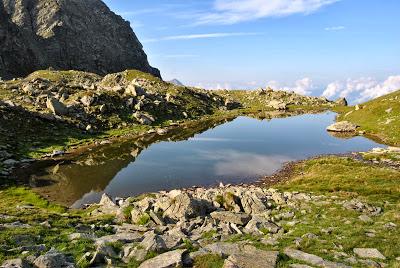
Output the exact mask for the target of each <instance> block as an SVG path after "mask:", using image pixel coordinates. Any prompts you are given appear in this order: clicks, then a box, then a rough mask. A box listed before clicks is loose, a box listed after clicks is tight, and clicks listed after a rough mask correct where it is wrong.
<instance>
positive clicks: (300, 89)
mask: <svg viewBox="0 0 400 268" xmlns="http://www.w3.org/2000/svg"><path fill="white" fill-rule="evenodd" d="M267 86H269V87H271V88H273V89H280V90H285V91H294V92H296V93H298V94H301V95H308V94H310V93H311V92H312V90H313V89H314V85H313V82H312V80H311V78H308V77H304V78H303V79H299V80H297V81H296V82H295V83H294V85H281V84H280V83H279V82H277V81H269V82H268V83H267Z"/></svg>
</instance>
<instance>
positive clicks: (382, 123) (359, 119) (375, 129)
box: [335, 91, 400, 146]
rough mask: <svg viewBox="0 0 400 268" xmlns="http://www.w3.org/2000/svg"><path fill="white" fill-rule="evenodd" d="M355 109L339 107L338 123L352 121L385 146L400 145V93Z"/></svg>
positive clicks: (337, 109)
mask: <svg viewBox="0 0 400 268" xmlns="http://www.w3.org/2000/svg"><path fill="white" fill-rule="evenodd" d="M359 106H360V108H361V109H360V110H357V111H356V110H355V107H338V108H336V109H335V110H336V111H337V112H339V113H340V115H339V116H338V121H344V120H346V121H350V122H353V123H355V124H357V125H359V126H360V130H363V131H365V132H366V133H367V134H368V135H372V136H375V137H376V138H377V139H379V140H380V141H382V142H384V143H385V144H390V145H395V146H399V145H400V91H396V92H393V93H391V94H388V95H385V96H382V97H380V98H377V99H374V100H371V101H368V102H366V103H363V104H361V105H359Z"/></svg>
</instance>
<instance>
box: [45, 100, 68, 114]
mask: <svg viewBox="0 0 400 268" xmlns="http://www.w3.org/2000/svg"><path fill="white" fill-rule="evenodd" d="M46 106H47V108H48V109H50V110H51V111H52V113H53V114H55V115H66V114H68V108H67V107H66V106H65V105H64V104H63V103H62V102H59V101H58V100H57V99H56V98H53V97H52V98H48V99H47V101H46Z"/></svg>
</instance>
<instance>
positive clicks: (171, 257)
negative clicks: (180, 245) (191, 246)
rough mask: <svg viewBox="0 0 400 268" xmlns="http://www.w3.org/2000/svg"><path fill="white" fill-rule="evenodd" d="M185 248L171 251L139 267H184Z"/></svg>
mask: <svg viewBox="0 0 400 268" xmlns="http://www.w3.org/2000/svg"><path fill="white" fill-rule="evenodd" d="M185 252H186V250H185V249H177V250H174V251H170V252H167V253H164V254H161V255H158V256H157V257H155V258H152V259H150V260H147V261H145V262H143V263H142V264H141V265H140V266H139V268H155V267H157V268H173V267H182V255H183V254H184V253H185Z"/></svg>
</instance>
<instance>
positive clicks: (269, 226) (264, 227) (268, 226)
mask: <svg viewBox="0 0 400 268" xmlns="http://www.w3.org/2000/svg"><path fill="white" fill-rule="evenodd" d="M280 229H281V228H280V227H279V226H278V225H276V224H275V223H273V222H270V221H269V220H267V219H265V218H263V217H261V216H257V215H255V216H253V217H252V218H251V220H250V221H249V222H248V223H247V225H246V227H245V228H244V231H245V232H246V233H251V234H258V235H261V234H265V233H264V232H266V231H268V232H269V233H271V234H276V233H277V232H278V231H279V230H280Z"/></svg>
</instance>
